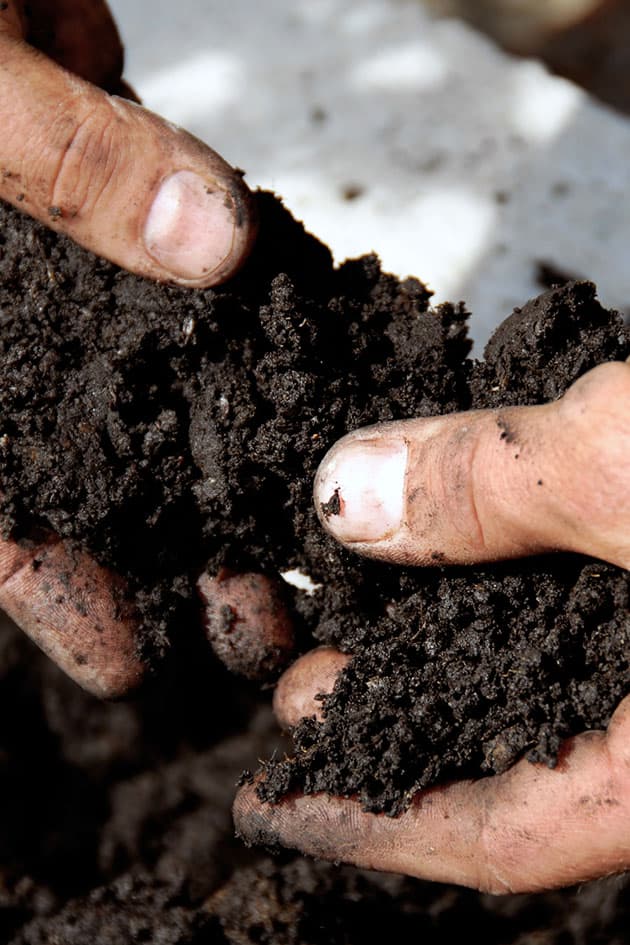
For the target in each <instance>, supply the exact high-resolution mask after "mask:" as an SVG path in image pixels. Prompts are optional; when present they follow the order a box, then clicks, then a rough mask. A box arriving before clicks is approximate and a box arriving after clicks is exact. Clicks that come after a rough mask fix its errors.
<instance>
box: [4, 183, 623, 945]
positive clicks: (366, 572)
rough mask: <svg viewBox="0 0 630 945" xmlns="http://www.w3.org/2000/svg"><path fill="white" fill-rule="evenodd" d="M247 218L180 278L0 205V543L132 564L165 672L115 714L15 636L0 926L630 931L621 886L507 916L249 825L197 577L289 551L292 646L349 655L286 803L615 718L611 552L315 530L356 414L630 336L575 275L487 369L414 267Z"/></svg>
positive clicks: (461, 399) (379, 798)
mask: <svg viewBox="0 0 630 945" xmlns="http://www.w3.org/2000/svg"><path fill="white" fill-rule="evenodd" d="M260 209H261V217H262V226H261V236H260V239H259V243H258V247H257V249H256V251H255V253H254V255H253V257H252V259H251V261H250V262H249V264H248V266H247V267H246V268H245V270H244V271H243V272H242V274H241V275H240V276H239V277H238V278H237V279H235V280H233V281H232V282H231V283H230V284H229V285H227V286H225V287H223V288H220V289H218V290H207V291H204V292H194V293H191V292H188V291H184V290H179V289H176V288H172V287H165V286H156V285H153V284H150V283H147V282H144V281H143V280H140V279H138V278H135V277H133V276H130V275H128V274H126V273H123V272H121V271H120V270H118V269H116V267H114V266H111V265H110V264H108V263H105V262H103V261H101V260H97V259H95V258H94V257H92V256H91V255H90V254H88V253H85V252H83V251H82V250H80V249H78V248H77V247H75V246H74V245H73V244H71V243H70V242H69V241H67V240H65V239H63V238H61V237H58V236H56V235H55V234H53V233H50V232H49V231H48V230H46V229H44V228H42V227H40V226H38V225H37V224H35V223H33V222H32V221H30V220H29V219H27V218H25V217H22V216H21V215H19V214H17V213H15V212H14V211H13V210H11V209H9V208H7V207H3V206H0V326H1V329H2V330H1V332H0V352H1V354H2V359H3V375H2V378H1V379H0V418H1V419H0V426H1V429H0V493H1V494H2V507H1V514H2V523H3V526H4V531H5V534H11V535H12V536H13V537H16V538H20V537H22V536H28V535H31V534H32V533H33V532H34V531H36V530H39V529H41V528H42V527H43V528H45V529H52V530H54V531H55V532H57V533H58V534H60V535H62V536H63V537H65V538H66V539H68V540H71V541H73V542H76V543H77V544H78V545H79V546H80V547H82V548H86V549H87V550H89V551H90V552H91V553H92V554H93V555H95V556H96V557H97V558H98V560H99V561H101V562H102V563H104V564H106V565H108V566H109V567H113V568H114V569H115V570H117V571H119V572H120V573H121V574H122V575H123V576H124V577H125V578H126V580H127V582H128V585H129V588H130V593H131V594H133V595H134V597H135V599H136V600H137V602H138V607H139V609H140V611H141V614H142V617H143V623H144V630H143V637H142V640H141V646H142V649H143V652H144V655H145V658H146V659H147V660H148V661H149V662H150V663H151V665H152V666H153V667H154V668H155V669H156V673H158V674H159V679H158V680H157V682H158V683H159V685H156V686H155V687H153V688H151V687H149V688H147V689H146V690H145V691H143V692H141V693H140V694H139V695H138V696H137V698H136V700H135V701H134V702H133V703H125V704H119V705H104V704H101V703H98V702H96V701H95V700H93V699H91V698H90V697H88V696H86V695H85V694H84V693H82V692H80V691H79V690H78V689H77V688H76V687H75V686H74V685H73V684H72V683H71V682H69V681H68V680H66V679H65V678H64V677H62V675H61V674H60V673H59V672H58V671H57V670H56V669H55V667H53V666H52V665H50V664H49V663H48V662H47V661H46V660H44V659H43V658H42V657H41V656H39V654H37V653H36V652H35V651H34V650H33V648H32V646H31V644H30V643H29V642H28V641H26V640H25V639H24V638H22V637H21V636H20V635H19V634H18V633H17V632H16V631H15V630H10V629H4V628H3V632H2V636H1V637H0V644H1V646H0V697H1V698H2V700H3V704H4V706H5V710H4V712H2V713H1V715H0V718H2V724H1V725H0V765H1V766H2V778H1V779H0V784H1V785H2V787H1V788H0V790H1V791H2V799H3V824H4V825H5V829H3V833H2V839H1V841H0V937H1V938H2V940H4V941H7V942H12V943H13V945H18V943H21V945H27V943H42V942H44V941H46V942H47V943H48V942H49V943H63V945H73V943H75V942H76V943H79V942H81V943H83V942H85V941H86V940H88V939H89V940H91V941H93V942H94V945H111V943H113V942H116V943H118V942H120V941H127V940H130V941H131V940H134V941H156V942H157V941H159V942H161V943H163V945H201V943H205V942H212V943H214V942H218V943H225V942H228V943H236V945H238V943H249V942H269V943H271V942H273V943H278V945H282V943H283V942H287V943H294V942H295V943H297V942H304V943H310V942H312V943H313V945H318V943H320V942H333V943H334V942H339V943H342V942H344V943H348V942H355V941H356V942H357V943H358V942H362V943H369V942H370V941H372V940H374V941H375V940H376V934H377V932H378V941H381V940H382V937H383V930H384V929H385V930H386V931H387V932H389V934H390V935H391V934H392V933H393V934H395V935H396V937H397V940H400V941H401V942H405V941H410V942H411V941H417V940H418V938H419V936H420V935H423V936H424V937H425V939H426V940H427V941H428V942H431V941H436V942H437V941H438V940H439V941H442V942H443V941H449V940H450V939H453V940H454V939H455V935H457V940H459V937H460V933H459V929H460V927H461V921H462V917H464V919H465V918H469V919H470V921H475V923H476V924H477V925H478V926H479V927H480V928H482V929H484V934H485V938H486V939H487V941H488V943H489V945H492V943H494V942H496V943H497V945H498V943H499V942H502V943H504V942H515V943H518V942H521V941H524V940H525V938H524V937H526V936H528V935H529V936H530V938H531V936H532V935H537V936H538V940H540V941H541V942H542V941H544V942H545V943H547V942H549V943H550V945H551V943H553V945H556V943H557V945H573V943H574V942H575V943H576V945H582V942H584V943H586V942H589V943H593V942H598V941H601V942H607V943H608V945H612V943H615V942H617V941H619V942H621V941H623V940H624V938H623V936H624V934H625V929H626V928H627V909H626V910H625V911H624V906H623V902H624V901H625V900H624V899H623V888H621V887H619V886H618V885H617V884H615V883H613V884H609V885H606V886H605V885H600V886H595V887H593V892H592V895H590V894H589V895H588V896H584V895H582V896H581V897H579V898H578V897H576V895H575V894H574V893H571V892H569V893H565V894H554V895H553V896H546V897H535V898H531V899H524V898H519V897H509V898H508V899H506V900H504V901H502V903H501V904H497V903H496V902H493V901H491V900H487V899H486V898H484V897H479V896H476V895H475V894H473V893H468V892H464V891H457V890H450V889H446V888H444V887H439V886H424V885H422V884H419V883H414V882H411V881H403V880H393V879H383V878H382V877H376V876H370V875H367V874H360V873H357V872H356V871H353V870H341V871H339V870H336V869H335V868H334V867H332V866H329V865H327V864H310V863H305V862H303V861H300V860H296V859H295V858H294V857H292V856H284V857H283V858H281V859H280V860H279V861H270V860H269V859H268V858H266V857H264V856H263V855H262V854H261V853H259V852H257V851H247V850H245V849H244V848H243V847H242V845H240V844H239V843H238V842H237V841H235V840H234V838H233V830H232V825H231V822H230V814H229V810H230V804H231V800H232V796H233V791H234V785H235V782H236V780H237V778H238V775H239V773H240V771H241V770H242V769H243V768H246V767H252V766H253V765H254V764H255V763H256V759H258V758H261V757H269V756H271V755H272V754H273V752H274V748H275V746H276V736H275V735H274V734H273V730H274V727H273V723H272V721H271V718H270V713H269V710H268V707H266V706H265V704H264V700H263V698H262V697H261V696H260V694H259V693H258V692H257V690H256V688H255V687H253V686H252V685H251V684H247V683H241V682H238V681H237V680H236V679H235V677H233V676H231V675H229V674H228V673H227V672H225V671H224V670H223V669H222V667H221V666H220V665H218V663H217V661H216V660H214V658H213V657H212V654H211V652H210V650H209V647H208V645H207V643H206V642H205V641H204V639H203V636H202V633H201V630H197V629H196V628H197V627H198V626H199V624H200V614H199V603H198V600H197V596H196V594H195V592H194V585H195V581H196V579H197V577H198V575H199V573H200V572H201V571H203V570H204V569H205V568H208V570H209V572H210V573H214V572H216V570H217V569H218V568H219V567H221V566H226V567H229V568H231V569H234V570H242V569H248V570H250V569H255V570H258V571H264V572H266V573H267V574H269V575H274V576H275V575H277V573H278V571H284V570H285V569H290V568H298V569H300V570H302V571H303V572H304V573H306V574H308V575H309V576H310V577H311V578H312V579H313V581H315V582H316V583H319V584H321V587H320V589H319V590H317V591H316V592H315V593H314V594H312V595H309V594H306V593H304V592H300V591H291V590H290V589H289V588H287V594H289V593H291V594H292V595H293V600H292V607H293V612H294V616H295V619H296V621H298V622H299V625H300V628H301V633H302V640H303V645H304V646H310V645H312V641H313V636H314V637H315V639H318V640H325V641H328V642H334V643H335V644H336V645H339V646H341V648H342V649H344V650H346V651H348V652H352V653H353V654H355V655H354V659H353V660H352V662H351V663H350V665H349V668H348V670H346V671H345V673H344V674H343V676H342V677H341V679H340V682H339V684H338V686H337V689H336V690H335V693H334V694H333V695H332V696H331V697H329V698H328V700H327V705H326V708H327V715H326V719H325V721H324V723H323V724H321V725H318V724H315V723H314V722H313V721H307V722H305V723H303V725H301V726H300V727H299V728H298V730H297V732H296V740H297V742H298V745H299V746H300V752H299V758H300V760H299V762H298V761H295V760H293V761H291V762H283V763H276V764H273V765H270V766H267V781H266V784H265V790H266V792H267V796H269V797H272V798H273V797H278V796H280V795H281V794H282V792H284V791H286V790H287V789H289V788H292V787H294V786H301V787H302V788H303V789H306V790H315V789H320V788H321V787H322V786H323V787H324V788H325V789H327V790H330V791H332V792H334V793H354V792H359V793H360V794H361V796H362V798H363V801H364V804H365V806H366V807H367V808H368V809H371V810H385V811H388V812H390V813H393V812H396V811H398V810H400V809H402V808H403V807H404V806H405V804H406V803H407V800H408V798H409V796H410V795H411V793H412V792H413V791H414V790H416V788H417V787H419V786H421V785H422V784H424V783H426V781H428V780H439V779H442V778H444V777H447V776H450V774H451V773H453V772H456V773H471V772H474V773H479V772H480V771H484V770H501V768H502V767H503V766H505V765H506V764H507V763H509V761H510V760H511V759H512V758H514V757H516V756H518V755H519V754H522V753H523V752H529V753H530V754H531V757H533V758H536V759H542V760H545V761H549V762H552V761H553V758H554V753H555V750H556V748H557V744H558V741H559V740H560V739H561V738H563V737H565V736H566V735H567V734H570V733H572V732H575V731H579V730H581V729H583V728H591V727H600V726H602V725H605V724H606V722H607V720H608V718H609V716H610V713H611V711H612V709H613V708H614V706H615V704H616V703H617V702H618V700H619V698H620V697H621V695H623V694H624V693H625V692H626V691H627V688H628V662H627V658H628V654H627V652H626V651H625V650H624V642H623V641H624V640H625V639H626V638H627V633H626V632H625V631H626V630H627V621H628V592H629V587H628V576H627V575H626V573H625V572H622V571H620V570H618V569H615V568H613V567H610V566H606V565H603V564H601V563H594V562H589V561H585V560H583V559H580V558H577V557H574V556H562V557H557V558H554V559H546V560H538V561H531V562H527V563H524V562H517V563H512V564H510V565H496V566H493V567H486V568H482V569H468V570H466V571H464V570H455V569H449V570H445V569H444V570H443V569H440V568H436V569H431V570H429V571H426V570H425V571H412V570H409V569H398V568H392V567H386V566H383V565H378V564H375V563H371V562H365V561H362V560H360V559H358V558H356V557H354V556H352V555H350V554H348V553H346V552H345V551H344V550H343V549H341V548H340V547H339V546H338V545H337V544H336V543H335V542H333V541H332V540H331V539H329V538H328V537H327V536H326V535H324V534H323V532H322V530H321V528H320V527H319V525H318V524H317V521H316V516H315V512H314V510H313V508H312V502H311V488H312V479H313V476H314V473H315V470H316V467H317V465H318V463H319V461H320V459H321V458H322V456H323V454H324V453H325V451H326V450H327V448H328V447H329V446H330V445H331V444H332V443H333V442H334V441H335V440H336V439H337V438H338V437H339V436H341V435H342V434H343V433H345V432H347V430H349V429H353V428H355V427H357V426H359V425H362V424H366V423H372V422H375V421H378V420H390V419H397V418H401V417H405V416H412V415H422V416H428V415H433V414H440V413H445V412H450V411H453V410H458V409H468V408H470V407H482V406H493V407H494V406H498V407H500V406H504V405H511V404H518V403H536V402H539V401H544V400H548V399H550V398H554V397H557V396H559V395H560V394H561V393H562V392H563V391H564V390H565V389H566V388H567V387H568V386H569V385H570V384H571V383H572V381H573V380H574V379H576V378H577V377H578V376H579V375H581V374H582V373H584V372H585V371H586V370H588V369H589V368H591V367H593V366H595V365H596V364H597V363H600V362H602V361H606V360H613V359H622V358H625V357H627V356H628V355H629V354H630V333H629V331H628V329H627V328H626V327H625V326H624V324H623V321H622V319H621V318H620V316H619V315H618V314H617V313H614V312H607V311H605V310H604V309H602V308H601V306H600V305H599V303H598V302H597V300H596V298H595V290H594V287H593V286H591V285H590V284H588V283H576V284H570V285H567V286H564V287H562V288H559V289H554V290H553V291H552V292H550V293H547V294H546V295H544V296H542V297H541V298H540V299H539V300H536V301H534V302H533V303H530V304H529V305H528V306H526V307H525V308H524V309H523V310H522V311H521V312H518V313H516V314H515V315H514V316H512V318H511V319H509V320H508V321H507V322H506V323H504V325H503V326H502V327H501V328H500V329H499V331H498V332H497V333H496V334H495V336H494V338H493V339H492V341H491V342H490V344H489V346H488V348H487V350H486V355H485V360H484V361H482V362H473V361H470V360H468V357H467V356H468V352H469V348H470V345H469V341H468V338H467V333H466V332H467V329H466V320H467V314H466V312H465V309H464V307H463V306H462V305H458V306H453V305H445V306H440V307H438V308H437V309H432V308H431V307H430V293H429V292H428V291H427V289H426V288H425V287H424V286H423V285H422V284H421V283H420V282H418V281H417V280H415V279H409V280H406V281H404V282H401V281H399V280H397V279H395V278H394V277H392V276H388V275H386V274H383V273H382V272H381V270H380V267H379V264H378V261H377V260H376V259H375V258H374V257H366V258H364V259H361V260H357V261H354V262H350V263H347V264H346V265H344V266H343V267H341V268H340V269H335V268H334V267H333V265H332V261H331V257H330V253H329V252H328V250H327V249H326V248H325V247H323V246H322V245H321V244H320V243H318V241H317V240H315V239H314V238H313V237H311V236H309V235H308V234H306V233H305V232H304V231H303V229H302V227H301V226H300V225H299V224H297V223H296V222H295V221H293V220H292V218H291V217H290V215H289V214H288V213H287V212H286V211H284V210H283V209H282V207H281V205H280V204H279V203H278V202H277V201H276V200H275V199H274V198H273V197H271V196H269V195H260ZM504 432H505V431H504V430H501V429H500V428H498V429H497V436H500V435H501V434H502V433H504ZM506 439H507V438H506ZM506 446H509V447H510V448H512V447H513V444H511V443H508V444H506ZM436 555H439V549H436ZM421 628H422V632H420V633H419V632H418V631H419V630H420V629H421ZM622 630H623V631H624V632H622ZM164 654H167V655H168V659H166V660H161V657H162V656H164ZM438 655H439V659H437V657H438ZM375 667H378V668H377V671H376V669H375ZM532 677H533V678H532ZM375 679H377V680H378V685H375V684H374V680H375ZM471 681H472V685H471ZM366 719H367V720H369V724H368V725H366V724H364V723H365V720H366ZM362 720H363V722H362ZM421 736H422V737H421ZM349 745H351V746H352V752H351V753H349V752H348V751H347V748H348V746H349ZM282 754H283V752H282V751H281V752H280V755H282ZM349 757H351V758H352V759H353V761H352V764H350V763H349V761H348V759H349ZM407 762H409V763H407ZM414 765H415V767H414ZM427 772H428V774H427ZM379 917H380V918H379Z"/></svg>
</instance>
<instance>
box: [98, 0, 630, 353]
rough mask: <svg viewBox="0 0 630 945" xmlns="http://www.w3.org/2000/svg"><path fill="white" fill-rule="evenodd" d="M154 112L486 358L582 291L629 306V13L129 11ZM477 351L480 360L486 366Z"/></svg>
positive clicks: (134, 69)
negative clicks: (497, 334)
mask: <svg viewBox="0 0 630 945" xmlns="http://www.w3.org/2000/svg"><path fill="white" fill-rule="evenodd" d="M111 6H112V8H113V10H114V12H115V13H116V15H117V17H118V22H119V24H120V27H121V32H122V35H123V38H124V40H125V42H126V45H127V63H128V68H127V77H128V79H129V80H130V81H131V83H132V84H134V85H135V87H136V89H137V91H138V92H139V94H140V95H141V96H142V98H143V100H144V101H145V103H146V104H147V105H148V106H149V107H151V108H153V109H155V110H156V111H158V112H161V113H162V114H163V115H164V116H165V117H167V118H169V119H170V120H172V121H174V122H176V123H178V124H180V125H184V126H186V127H187V128H189V130H191V131H192V132H193V133H195V134H197V135H198V136H199V137H201V138H203V139H204V140H205V141H206V142H208V143H209V144H210V145H211V146H213V147H214V148H215V149H217V150H219V151H220V152H221V153H223V154H224V156H225V157H226V158H227V159H228V160H230V161H231V162H232V163H234V164H236V165H238V166H239V167H241V168H243V169H244V170H245V171H246V172H247V180H248V181H249V183H250V185H251V186H261V187H268V188H272V189H274V190H276V191H277V192H278V193H279V194H280V195H281V196H283V197H284V199H285V202H286V203H287V205H288V206H289V207H290V208H291V210H292V211H293V212H294V213H295V214H296V215H297V216H299V217H301V218H302V219H303V220H304V221H305V223H306V225H307V226H308V228H309V229H311V230H312V231H313V232H315V233H316V234H317V235H318V236H320V237H321V238H322V239H324V240H325V241H326V242H328V243H329V245H330V246H331V247H332V248H333V250H334V252H335V255H336V258H337V259H338V260H339V261H341V260H342V259H344V258H346V257H347V256H353V255H357V254H360V253H364V252H369V251H371V250H375V251H377V252H378V253H379V254H380V255H381V257H382V259H383V262H384V264H385V266H386V267H387V268H388V269H390V270H392V271H394V272H396V273H397V274H399V275H403V276H404V275H407V274H415V275H417V276H419V277H421V278H422V279H423V280H424V281H425V282H427V283H428V284H429V285H430V287H431V288H432V289H433V290H434V291H435V294H436V298H437V299H438V300H443V299H446V298H451V299H453V300H458V299H460V298H461V299H465V300H466V301H467V302H468V304H469V306H470V307H471V309H472V311H473V313H474V315H473V319H472V331H473V334H474V336H475V338H476V339H477V341H478V343H479V344H480V343H483V342H484V341H485V339H486V338H487V336H488V333H489V332H490V330H491V329H492V327H493V326H494V325H496V324H497V323H498V321H500V320H501V319H502V318H503V317H504V316H505V315H506V314H508V313H509V312H510V311H511V310H512V308H513V307H514V306H515V305H518V304H520V303H523V302H524V301H525V300H526V299H527V298H528V297H530V296H532V295H535V294H537V293H538V292H539V291H541V289H542V288H544V287H545V286H547V285H549V284H550V283H551V282H553V281H556V280H558V279H562V278H566V277H569V276H580V277H588V278H591V279H593V280H595V281H596V282H597V283H598V286H599V289H600V295H601V297H602V299H603V300H604V302H605V303H607V304H609V305H613V306H616V307H618V308H621V309H624V310H625V309H626V308H627V307H628V305H630V267H628V266H627V264H626V253H627V250H626V247H627V246H628V243H629V242H630V214H629V213H627V211H626V202H627V194H628V191H629V186H630V169H629V167H628V161H627V158H626V155H627V154H629V153H630V127H629V125H628V120H627V118H626V117H625V114H626V112H627V111H628V110H630V81H629V76H630V59H629V56H630V53H629V52H628V43H627V36H628V27H629V26H630V3H628V2H626V0H424V2H422V0H292V2H291V3H287V2H285V0H267V2H265V3H264V4H254V3H252V2H251V0H231V2H230V3H229V4H220V3H218V2H216V3H213V2H208V0H179V2H178V3H177V4H173V3H172V2H171V0H151V2H150V3H149V2H148V0H136V2H135V3H133V4H129V3H128V2H126V0H111ZM477 350H479V347H478V349H477Z"/></svg>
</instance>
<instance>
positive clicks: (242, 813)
mask: <svg viewBox="0 0 630 945" xmlns="http://www.w3.org/2000/svg"><path fill="white" fill-rule="evenodd" d="M259 780H260V779H256V778H253V779H252V780H251V781H250V782H246V783H245V784H243V785H242V786H241V787H240V788H239V790H238V791H237V793H236V797H235V798H234V803H233V805H232V819H233V821H234V830H235V833H236V836H237V837H238V839H239V840H242V841H243V843H245V844H246V846H248V847H253V846H256V847H263V848H265V849H267V850H270V851H271V852H277V851H278V850H280V849H282V845H283V844H282V841H281V837H280V834H279V832H278V830H277V828H276V826H275V821H276V820H277V818H278V813H279V807H277V806H272V805H271V804H264V803H263V802H262V801H261V800H260V799H259V797H258V796H257V793H256V790H257V786H258V783H259Z"/></svg>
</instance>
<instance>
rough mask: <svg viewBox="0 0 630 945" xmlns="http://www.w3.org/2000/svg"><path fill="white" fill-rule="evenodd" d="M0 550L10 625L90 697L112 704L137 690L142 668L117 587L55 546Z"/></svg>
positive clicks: (131, 614)
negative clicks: (29, 640)
mask: <svg viewBox="0 0 630 945" xmlns="http://www.w3.org/2000/svg"><path fill="white" fill-rule="evenodd" d="M1 544H2V549H1V550H2V555H1V557H2V560H3V567H4V568H5V572H4V574H3V580H2V585H1V587H0V605H1V606H2V607H3V609H4V610H5V611H6V613H7V614H8V615H9V616H10V617H11V618H12V619H13V620H14V621H15V623H16V624H17V625H18V626H19V627H20V628H21V629H22V630H23V631H24V632H25V633H26V634H27V635H28V636H29V637H30V638H31V639H32V640H33V642H34V643H36V644H37V646H39V647H40V649H41V650H43V651H44V653H46V655H47V656H49V657H50V658H51V659H52V660H53V662H54V663H56V664H57V666H59V668H60V669H62V670H63V671H64V672H65V673H66V675H68V676H69V677H70V678H71V679H73V680H74V682H76V683H77V684H78V685H79V686H81V688H82V689H85V690H86V691H87V692H90V693H91V694H92V695H94V696H96V697H98V698H100V699H120V698H122V697H123V696H126V695H128V694H129V693H131V692H132V691H133V690H135V689H137V688H138V687H139V686H140V684H141V683H142V680H143V678H144V676H145V671H146V666H145V663H144V661H143V659H142V657H141V655H140V652H139V645H138V644H139V622H138V617H137V613H136V611H135V608H134V607H133V604H132V603H131V602H130V600H129V596H128V593H127V589H126V588H125V586H124V584H123V582H122V580H121V579H120V578H118V577H117V576H116V575H113V574H111V573H110V572H109V571H107V570H106V569H105V568H103V567H101V566H100V565H98V564H97V563H96V562H95V561H94V560H93V559H91V558H90V557H89V556H87V555H85V554H83V553H82V552H77V551H75V550H73V549H71V548H70V547H68V546H67V545H66V544H64V543H63V542H50V543H48V544H45V545H40V546H39V547H36V548H32V549H30V550H28V551H25V550H24V549H20V548H19V547H18V546H17V545H15V543H13V542H2V543H1ZM7 566H8V570H6V568H7Z"/></svg>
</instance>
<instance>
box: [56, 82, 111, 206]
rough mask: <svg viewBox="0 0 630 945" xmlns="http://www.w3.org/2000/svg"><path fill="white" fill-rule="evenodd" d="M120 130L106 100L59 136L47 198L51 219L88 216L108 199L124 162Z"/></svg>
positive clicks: (71, 124) (73, 121) (57, 136)
mask: <svg viewBox="0 0 630 945" xmlns="http://www.w3.org/2000/svg"><path fill="white" fill-rule="evenodd" d="M120 130H121V122H120V118H119V116H118V115H117V114H116V112H115V111H114V110H113V109H112V108H110V107H109V106H108V104H107V102H106V100H104V103H103V107H97V108H95V109H93V110H92V111H91V112H88V113H87V114H85V115H83V116H81V117H78V118H75V119H73V120H71V121H70V122H69V123H68V124H67V125H66V127H65V129H63V130H60V131H59V132H58V133H57V135H56V136H55V137H56V138H57V141H56V144H55V145H54V152H53V155H52V157H51V173H50V175H49V178H48V186H47V198H46V199H47V203H48V206H49V207H50V208H51V216H52V215H53V214H54V215H55V216H62V217H64V218H69V219H75V218H77V217H80V216H87V215H89V214H90V213H91V212H92V211H93V210H94V209H95V208H96V207H97V206H98V205H99V204H101V203H102V202H103V201H104V200H106V199H107V193H108V192H109V189H110V187H111V186H112V184H113V182H114V181H115V178H116V171H117V168H118V166H119V163H120V159H121V135H120ZM64 131H65V133H64Z"/></svg>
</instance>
